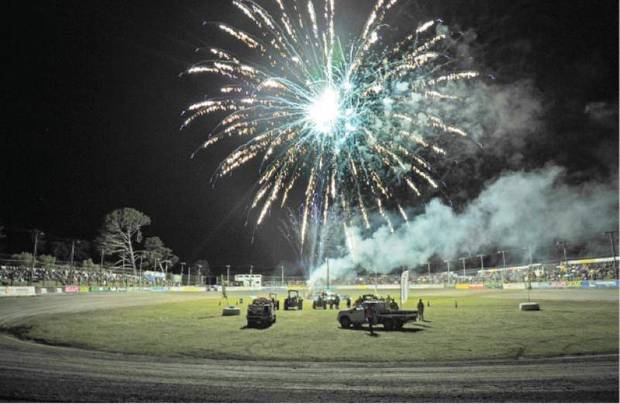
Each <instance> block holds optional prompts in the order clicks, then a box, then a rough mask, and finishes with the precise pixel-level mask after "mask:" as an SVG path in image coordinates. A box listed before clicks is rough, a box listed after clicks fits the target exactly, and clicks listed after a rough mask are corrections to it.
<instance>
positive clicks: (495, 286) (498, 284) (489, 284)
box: [484, 281, 502, 289]
mask: <svg viewBox="0 0 620 404" xmlns="http://www.w3.org/2000/svg"><path fill="white" fill-rule="evenodd" d="M484 288H485V289H501V288H502V283H501V282H497V281H486V282H484Z"/></svg>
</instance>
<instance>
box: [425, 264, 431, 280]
mask: <svg viewBox="0 0 620 404" xmlns="http://www.w3.org/2000/svg"><path fill="white" fill-rule="evenodd" d="M426 266H427V267H428V282H429V283H430V282H431V263H430V262H427V263H426Z"/></svg>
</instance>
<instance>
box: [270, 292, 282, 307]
mask: <svg viewBox="0 0 620 404" xmlns="http://www.w3.org/2000/svg"><path fill="white" fill-rule="evenodd" d="M269 299H271V301H272V302H273V305H274V306H275V308H276V310H280V301H279V300H278V295H277V294H276V293H269Z"/></svg>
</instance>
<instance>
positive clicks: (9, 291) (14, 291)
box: [0, 286, 36, 296]
mask: <svg viewBox="0 0 620 404" xmlns="http://www.w3.org/2000/svg"><path fill="white" fill-rule="evenodd" d="M0 295H2V296H35V295H36V291H35V288H34V286H6V287H4V293H3V294H0Z"/></svg>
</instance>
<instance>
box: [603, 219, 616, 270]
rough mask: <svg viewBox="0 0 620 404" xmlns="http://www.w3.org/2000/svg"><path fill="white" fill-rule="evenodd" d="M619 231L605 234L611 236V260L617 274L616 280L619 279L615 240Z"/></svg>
mask: <svg viewBox="0 0 620 404" xmlns="http://www.w3.org/2000/svg"><path fill="white" fill-rule="evenodd" d="M615 233H617V231H606V232H605V234H607V235H608V236H609V242H610V243H611V254H612V255H611V258H612V262H613V264H614V271H615V272H616V279H618V264H617V263H616V240H615V238H614V234H615Z"/></svg>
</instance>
